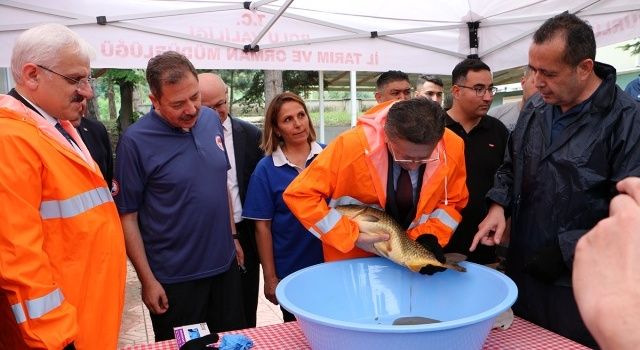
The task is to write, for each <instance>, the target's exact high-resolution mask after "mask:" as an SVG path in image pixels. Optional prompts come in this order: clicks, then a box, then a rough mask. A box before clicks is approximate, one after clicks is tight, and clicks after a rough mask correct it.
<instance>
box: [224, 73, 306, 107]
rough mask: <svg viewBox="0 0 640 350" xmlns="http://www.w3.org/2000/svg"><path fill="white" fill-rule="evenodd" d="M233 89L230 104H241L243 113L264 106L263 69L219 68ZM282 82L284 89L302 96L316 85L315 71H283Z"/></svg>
mask: <svg viewBox="0 0 640 350" xmlns="http://www.w3.org/2000/svg"><path fill="white" fill-rule="evenodd" d="M217 73H218V74H220V76H221V77H222V79H223V80H224V81H225V82H226V83H227V85H229V86H231V87H232V88H233V89H234V92H233V93H232V96H230V97H231V105H234V104H241V105H242V106H243V111H242V112H243V113H246V112H248V111H255V110H259V109H262V108H264V71H262V70H221V71H218V72H217ZM282 83H283V85H284V90H285V91H291V92H293V93H296V94H298V95H300V96H302V97H303V98H305V97H308V95H309V93H310V92H311V91H313V89H316V88H317V86H318V72H317V71H283V72H282Z"/></svg>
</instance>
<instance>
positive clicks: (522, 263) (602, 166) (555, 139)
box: [470, 13, 640, 346]
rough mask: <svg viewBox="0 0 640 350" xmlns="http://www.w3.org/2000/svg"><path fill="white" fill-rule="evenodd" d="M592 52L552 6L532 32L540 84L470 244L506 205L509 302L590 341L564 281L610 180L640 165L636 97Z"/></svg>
mask: <svg viewBox="0 0 640 350" xmlns="http://www.w3.org/2000/svg"><path fill="white" fill-rule="evenodd" d="M595 52H596V46H595V37H594V34H593V30H592V28H591V27H590V26H589V25H588V24H587V23H586V22H584V21H582V20H581V19H579V18H578V17H577V16H575V15H572V14H568V13H563V14H560V15H557V16H555V17H553V18H551V19H549V20H547V21H546V22H545V23H544V24H543V25H542V26H541V27H540V28H539V29H538V30H537V31H536V32H535V34H534V36H533V43H532V44H531V47H530V49H529V68H530V69H531V71H532V74H534V79H535V86H536V88H537V89H538V91H539V94H536V95H534V96H533V97H531V99H529V101H528V102H527V103H526V105H525V107H524V109H523V111H522V113H521V114H520V120H519V122H518V124H517V125H516V127H515V129H514V130H513V133H512V136H511V139H510V140H509V144H508V149H507V152H505V159H504V163H503V164H502V166H501V167H500V169H498V173H497V175H496V181H495V183H494V187H493V188H492V189H491V190H490V191H489V193H488V194H487V199H488V200H489V201H491V202H493V203H492V204H491V207H490V209H489V213H488V214H487V217H486V218H485V219H484V221H483V222H482V223H480V225H479V230H478V233H477V234H476V236H475V238H474V241H473V243H472V245H471V248H470V249H471V250H474V249H475V247H476V245H477V244H478V243H479V242H480V243H483V244H488V245H492V244H497V243H499V242H500V239H501V238H502V233H503V231H504V227H505V214H506V215H509V214H510V215H511V218H512V226H511V241H510V244H509V252H508V254H507V274H508V275H509V276H510V277H511V278H512V279H513V280H514V281H515V282H516V284H517V285H518V300H517V301H516V304H515V305H514V307H513V310H514V312H515V313H516V314H517V315H519V316H520V317H523V318H525V319H527V320H529V321H531V322H534V323H536V324H538V325H541V326H543V327H545V328H548V329H550V330H552V331H554V332H556V333H559V334H561V335H563V336H565V337H568V338H570V339H573V340H575V341H578V342H580V343H583V344H585V345H588V346H596V343H595V341H594V340H593V337H592V336H591V335H590V334H589V332H588V330H587V329H586V327H585V326H584V323H583V322H582V320H581V318H580V314H579V313H578V309H577V306H576V302H575V299H574V296H573V289H572V284H571V267H572V264H573V256H574V252H575V246H576V243H577V241H578V239H579V238H580V237H582V236H583V235H584V234H585V233H586V232H587V231H588V230H590V229H591V228H592V227H594V226H595V225H596V223H597V222H598V221H599V220H601V219H603V218H605V217H606V216H607V215H608V212H609V211H608V208H609V202H610V201H611V199H612V198H613V196H614V195H615V194H616V188H615V185H616V183H617V182H618V181H620V180H622V179H623V178H625V177H627V176H638V175H640V147H638V146H639V145H638V142H639V141H640V111H639V110H638V105H637V104H636V103H635V102H634V101H632V100H631V98H630V97H629V96H628V95H627V94H625V93H624V92H623V91H622V90H621V89H620V88H618V87H617V86H616V84H615V78H616V72H615V69H614V68H613V67H611V66H609V65H606V64H602V63H599V62H596V61H595ZM611 239H616V238H615V237H611ZM603 263H605V264H606V262H603Z"/></svg>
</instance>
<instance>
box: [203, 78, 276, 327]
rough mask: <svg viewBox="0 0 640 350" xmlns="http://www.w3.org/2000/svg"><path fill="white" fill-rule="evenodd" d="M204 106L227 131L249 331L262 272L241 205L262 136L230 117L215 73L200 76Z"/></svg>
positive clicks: (229, 183)
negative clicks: (210, 109) (211, 110)
mask: <svg viewBox="0 0 640 350" xmlns="http://www.w3.org/2000/svg"><path fill="white" fill-rule="evenodd" d="M198 80H199V84H200V95H201V97H202V105H203V106H207V107H210V108H212V109H214V110H216V111H217V112H218V115H219V116H220V121H221V122H222V127H223V128H224V144H225V147H226V149H227V155H228V157H229V163H230V164H231V169H230V170H229V171H228V172H227V187H228V188H229V193H230V194H231V201H232V202H233V218H234V221H235V223H236V232H238V240H239V241H240V245H241V246H242V251H243V252H244V267H245V272H244V273H243V275H242V294H243V300H244V310H245V318H246V320H247V324H248V326H249V327H255V326H256V311H257V309H258V292H259V282H260V268H259V259H258V250H257V247H256V236H255V228H254V224H253V222H252V221H250V220H242V216H241V214H242V204H243V203H244V199H245V197H246V194H247V187H248V186H249V178H251V174H252V173H253V170H254V169H255V168H256V164H258V161H259V160H260V159H262V156H263V152H262V150H261V149H260V147H259V145H260V140H261V137H262V132H261V131H260V129H258V127H256V126H255V125H253V124H251V123H249V122H246V121H244V120H241V119H238V118H235V117H232V116H231V115H230V114H229V100H228V99H229V96H228V87H227V85H226V84H225V83H224V81H223V80H222V79H221V78H220V76H218V75H216V74H212V73H202V74H199V75H198Z"/></svg>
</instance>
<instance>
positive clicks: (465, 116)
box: [445, 58, 509, 264]
mask: <svg viewBox="0 0 640 350" xmlns="http://www.w3.org/2000/svg"><path fill="white" fill-rule="evenodd" d="M451 79H452V83H453V86H452V87H451V95H452V97H453V105H452V106H451V109H449V110H448V111H447V118H446V121H445V125H446V126H447V128H449V129H451V131H453V132H455V133H456V134H457V135H458V136H460V137H461V138H462V139H463V140H464V145H465V147H464V156H465V162H466V167H467V188H468V189H469V203H468V204H467V206H466V207H465V208H464V209H463V210H462V222H460V225H459V226H458V228H457V229H456V231H455V232H454V233H453V236H452V237H451V241H449V244H447V246H446V247H445V252H452V253H461V254H465V255H468V256H469V257H468V260H469V261H473V262H476V263H480V264H491V263H494V262H496V260H497V258H496V253H495V247H488V246H483V247H481V248H480V249H478V250H476V251H474V252H472V253H469V246H470V245H471V241H472V240H473V236H474V235H475V234H476V232H477V230H478V224H479V223H480V221H482V219H484V217H485V215H487V209H488V208H487V204H486V202H485V199H484V196H485V195H486V194H487V191H489V189H490V188H491V187H492V186H493V177H494V176H495V174H496V170H498V167H499V166H500V165H501V164H502V158H503V156H504V150H505V147H506V145H507V138H508V137H509V131H508V130H507V128H506V127H505V126H504V125H503V124H502V123H501V122H500V121H499V120H498V119H496V118H493V117H490V116H488V115H487V111H488V110H489V106H491V101H493V94H494V93H495V87H493V77H492V76H491V70H490V69H489V66H487V65H486V64H485V63H484V62H482V61H481V60H480V59H470V58H468V59H465V60H463V61H462V62H460V63H458V64H457V65H456V66H455V67H454V68H453V71H452V73H451Z"/></svg>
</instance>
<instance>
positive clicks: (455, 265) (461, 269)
mask: <svg viewBox="0 0 640 350" xmlns="http://www.w3.org/2000/svg"><path fill="white" fill-rule="evenodd" d="M442 266H444V267H446V268H448V269H451V270H456V271H458V272H467V269H466V268H464V267H463V266H460V265H458V263H455V262H448V263H446V264H443V265H442Z"/></svg>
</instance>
